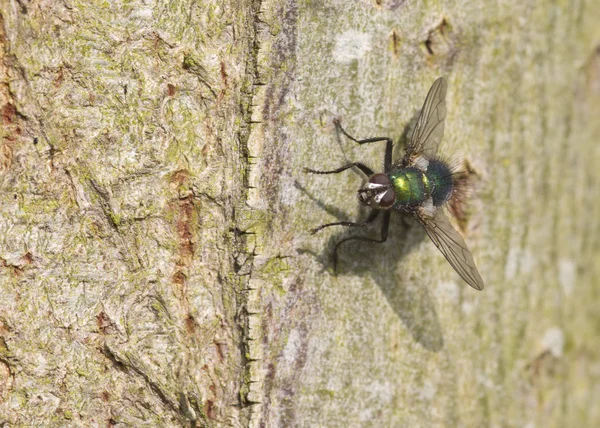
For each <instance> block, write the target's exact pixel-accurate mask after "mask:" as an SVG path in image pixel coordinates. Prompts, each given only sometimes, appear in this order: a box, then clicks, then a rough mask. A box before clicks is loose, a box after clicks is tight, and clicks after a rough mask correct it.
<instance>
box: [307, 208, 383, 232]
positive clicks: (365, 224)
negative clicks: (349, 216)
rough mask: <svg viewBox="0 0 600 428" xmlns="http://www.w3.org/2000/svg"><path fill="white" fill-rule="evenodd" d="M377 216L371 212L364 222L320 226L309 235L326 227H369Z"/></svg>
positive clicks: (340, 222) (377, 213) (377, 212)
mask: <svg viewBox="0 0 600 428" xmlns="http://www.w3.org/2000/svg"><path fill="white" fill-rule="evenodd" d="M378 215H379V211H371V214H369V217H367V219H366V220H365V221H363V222H362V223H354V222H351V221H336V222H335V223H327V224H323V225H321V226H319V227H315V228H314V229H313V230H311V231H310V234H311V235H314V234H315V233H317V232H318V231H319V230H321V229H325V228H326V227H330V226H345V227H369V226H370V225H371V223H373V222H374V221H375V219H376V218H377V216H378Z"/></svg>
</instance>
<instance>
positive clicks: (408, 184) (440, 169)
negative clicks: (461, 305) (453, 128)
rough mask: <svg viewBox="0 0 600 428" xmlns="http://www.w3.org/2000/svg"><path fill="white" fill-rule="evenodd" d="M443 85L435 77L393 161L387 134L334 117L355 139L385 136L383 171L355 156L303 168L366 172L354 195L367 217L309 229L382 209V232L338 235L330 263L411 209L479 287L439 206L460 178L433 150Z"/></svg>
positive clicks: (385, 232)
mask: <svg viewBox="0 0 600 428" xmlns="http://www.w3.org/2000/svg"><path fill="white" fill-rule="evenodd" d="M446 88H447V84H446V80H445V79H444V78H443V77H440V78H439V79H437V80H436V81H435V82H434V83H433V86H431V89H430V90H429V93H428V94H427V97H426V98H425V103H424V104H423V108H422V109H421V113H420V114H419V117H418V119H417V123H416V125H415V129H414V131H413V133H412V136H411V138H410V141H409V143H408V145H407V148H406V151H405V153H404V156H403V157H402V158H401V159H399V160H397V161H396V162H392V144H393V143H392V139H391V138H387V137H375V138H367V139H364V140H357V139H356V138H354V137H352V136H350V135H349V134H348V133H347V132H346V131H345V130H344V129H343V128H342V127H341V125H340V124H339V122H336V126H337V127H338V128H339V130H340V131H341V132H342V133H343V134H344V135H345V136H346V137H347V138H349V139H351V140H352V141H355V142H356V143H358V144H367V143H374V142H378V141H381V142H385V157H384V171H383V172H381V173H375V172H374V171H373V170H371V168H369V167H368V166H366V165H365V164H363V163H361V162H353V163H351V164H348V165H344V166H342V167H340V168H338V169H335V170H332V171H317V170H314V169H310V168H306V169H305V170H306V171H307V172H310V173H313V174H337V173H340V172H342V171H345V170H347V169H350V168H354V167H356V168H358V169H359V170H360V171H362V173H364V174H365V175H366V176H367V178H368V181H367V183H366V184H365V185H364V186H363V187H362V188H361V189H359V190H358V201H359V203H360V204H362V205H365V206H367V207H369V208H371V209H372V211H371V213H370V214H369V216H368V217H367V219H366V220H365V221H363V222H361V223H354V222H347V221H339V222H335V223H328V224H324V225H322V226H319V227H317V228H316V229H313V230H312V233H316V232H318V231H319V230H321V229H324V228H326V227H330V226H346V227H359V228H361V227H362V228H366V227H369V226H370V225H371V223H373V221H374V220H375V219H376V218H377V217H378V215H379V214H380V213H383V223H382V226H381V238H380V239H374V238H367V237H364V236H352V237H349V238H345V239H343V240H341V241H340V242H338V243H337V244H336V246H335V248H334V265H335V264H336V263H337V251H338V248H339V247H340V245H341V244H343V243H344V242H347V241H351V240H356V241H363V242H374V243H384V242H385V241H386V240H387V237H388V229H389V223H390V214H391V212H392V211H397V212H399V213H401V214H408V215H412V216H413V217H414V218H415V219H416V220H417V222H418V223H419V224H420V225H421V226H422V227H423V229H425V232H426V233H427V235H428V236H429V238H431V240H432V241H433V243H434V244H435V246H436V247H438V249H439V250H440V251H441V252H442V254H443V255H444V257H446V259H447V260H448V262H449V263H450V265H451V266H452V267H453V268H454V270H456V272H457V273H458V274H459V275H460V276H461V277H462V279H464V280H465V281H466V282H467V284H469V285H470V286H471V287H473V288H475V289H476V290H483V279H481V275H479V272H478V271H477V267H476V266H475V262H474V261H473V256H472V255H471V252H470V251H469V249H468V248H467V245H466V244H465V241H464V239H463V238H462V236H461V235H460V234H459V233H458V232H457V231H456V230H455V229H454V227H453V226H452V224H451V223H450V221H449V220H448V217H447V216H446V214H445V213H444V209H443V206H444V205H446V204H448V203H452V202H453V200H454V199H455V198H456V197H457V195H458V194H459V193H460V190H461V189H460V187H461V182H460V180H459V179H457V178H456V174H454V173H453V171H452V168H451V167H450V165H449V164H448V162H447V161H445V160H443V159H442V158H440V157H439V156H437V150H438V146H439V145H440V142H441V141H442V136H443V134H444V120H445V118H446V101H445V100H446Z"/></svg>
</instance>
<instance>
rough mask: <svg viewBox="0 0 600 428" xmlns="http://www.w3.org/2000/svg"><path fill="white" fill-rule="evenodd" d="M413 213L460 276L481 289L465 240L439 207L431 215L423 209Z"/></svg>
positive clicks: (478, 276) (481, 285)
mask: <svg viewBox="0 0 600 428" xmlns="http://www.w3.org/2000/svg"><path fill="white" fill-rule="evenodd" d="M413 214H414V216H415V218H416V219H417V221H418V222H419V223H421V226H423V228H424V229H425V232H427V235H429V237H430V238H431V240H432V241H433V243H434V244H435V246H436V247H438V248H439V250H440V251H441V252H442V254H443V255H444V257H446V260H448V262H450V264H451V265H452V267H453V268H454V270H455V271H456V272H457V273H458V274H459V275H460V276H461V278H462V279H464V280H465V281H466V282H467V284H469V285H470V286H471V287H473V288H474V289H476V290H483V279H481V275H479V272H478V271H477V266H475V262H474V261H473V256H472V255H471V252H470V251H469V249H468V248H467V244H465V240H464V239H463V238H462V236H460V234H459V233H458V232H457V231H456V230H455V229H454V227H453V226H452V224H451V223H450V220H448V216H446V214H444V211H443V210H442V209H441V207H440V208H438V209H437V210H436V212H435V215H434V216H433V217H429V216H427V215H426V213H425V212H424V211H415V212H414V213H413Z"/></svg>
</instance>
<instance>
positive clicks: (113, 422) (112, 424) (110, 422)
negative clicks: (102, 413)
mask: <svg viewBox="0 0 600 428" xmlns="http://www.w3.org/2000/svg"><path fill="white" fill-rule="evenodd" d="M116 425H117V421H115V420H114V419H113V418H110V419H109V420H108V421H107V423H106V427H107V428H112V427H114V426H116Z"/></svg>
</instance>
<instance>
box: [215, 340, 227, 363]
mask: <svg viewBox="0 0 600 428" xmlns="http://www.w3.org/2000/svg"><path fill="white" fill-rule="evenodd" d="M214 344H215V349H216V351H217V356H218V357H219V362H220V363H222V362H223V361H224V360H225V352H224V349H223V348H225V345H224V344H223V343H220V342H214Z"/></svg>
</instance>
